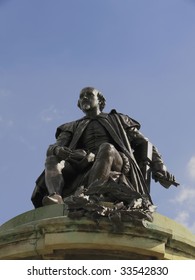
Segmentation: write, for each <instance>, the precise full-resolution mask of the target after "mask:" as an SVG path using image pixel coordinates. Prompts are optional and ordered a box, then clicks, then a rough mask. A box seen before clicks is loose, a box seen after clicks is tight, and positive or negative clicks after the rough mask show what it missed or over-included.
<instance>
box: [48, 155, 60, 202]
mask: <svg viewBox="0 0 195 280" xmlns="http://www.w3.org/2000/svg"><path fill="white" fill-rule="evenodd" d="M63 168H64V162H63V161H62V162H59V160H58V158H57V157H56V156H49V157H47V159H46V162H45V183H46V186H47V190H48V193H49V196H47V197H44V199H43V204H45V205H48V204H61V203H63V200H62V197H61V194H62V190H63V188H64V179H63V176H62V169H63Z"/></svg>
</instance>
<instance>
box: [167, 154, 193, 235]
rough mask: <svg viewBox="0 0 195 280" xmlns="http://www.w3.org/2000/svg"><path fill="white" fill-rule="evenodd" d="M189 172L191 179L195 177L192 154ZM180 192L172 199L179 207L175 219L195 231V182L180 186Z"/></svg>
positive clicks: (188, 164) (188, 166) (188, 165)
mask: <svg viewBox="0 0 195 280" xmlns="http://www.w3.org/2000/svg"><path fill="white" fill-rule="evenodd" d="M187 172H188V175H189V179H193V182H194V179H195V156H192V157H191V158H190V160H189V162H188V163H187ZM178 190H179V192H178V193H177V195H176V196H175V197H174V199H172V200H171V203H174V204H175V205H176V207H177V208H178V209H179V210H178V213H177V215H176V217H175V220H176V221H177V222H179V223H181V224H183V225H184V226H186V227H187V228H189V229H190V230H191V231H192V232H193V233H195V203H194V201H195V182H194V186H192V183H190V185H188V186H187V185H186V186H180V187H179V189H178Z"/></svg>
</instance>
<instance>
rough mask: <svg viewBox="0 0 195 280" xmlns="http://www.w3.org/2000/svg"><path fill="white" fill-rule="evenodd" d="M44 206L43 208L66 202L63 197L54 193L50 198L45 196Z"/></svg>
mask: <svg viewBox="0 0 195 280" xmlns="http://www.w3.org/2000/svg"><path fill="white" fill-rule="evenodd" d="M42 204H43V206H46V205H52V204H64V201H63V199H62V197H61V195H59V194H56V193H54V194H51V195H48V196H44V198H43V200H42Z"/></svg>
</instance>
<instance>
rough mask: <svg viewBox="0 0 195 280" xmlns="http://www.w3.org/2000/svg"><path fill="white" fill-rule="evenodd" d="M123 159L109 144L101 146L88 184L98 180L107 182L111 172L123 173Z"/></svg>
mask: <svg viewBox="0 0 195 280" xmlns="http://www.w3.org/2000/svg"><path fill="white" fill-rule="evenodd" d="M122 167H123V159H122V157H121V155H120V153H119V152H118V151H117V150H116V148H115V147H114V146H113V145H112V144H109V143H104V144H102V145H101V146H100V148H99V151H98V153H97V155H96V158H95V162H94V164H93V166H92V168H91V171H90V175H89V181H88V184H89V185H90V184H92V183H93V182H95V181H97V180H102V181H106V180H108V178H109V175H110V172H111V171H117V172H121V170H122Z"/></svg>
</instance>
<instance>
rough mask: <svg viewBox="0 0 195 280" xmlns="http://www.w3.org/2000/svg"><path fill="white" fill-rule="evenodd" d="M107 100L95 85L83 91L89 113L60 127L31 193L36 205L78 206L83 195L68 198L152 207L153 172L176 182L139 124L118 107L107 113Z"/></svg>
mask: <svg viewBox="0 0 195 280" xmlns="http://www.w3.org/2000/svg"><path fill="white" fill-rule="evenodd" d="M105 102H106V101H105V98H104V96H103V95H102V94H101V92H100V91H98V90H97V89H95V88H93V87H86V88H83V89H82V90H81V92H80V96H79V100H78V107H79V108H80V109H81V110H82V111H83V112H84V114H85V116H84V117H83V118H81V119H79V120H76V121H73V122H70V123H66V124H63V125H61V126H59V127H58V128H57V131H56V139H57V140H56V143H54V144H52V145H50V146H49V148H48V150H47V157H46V163H45V170H44V172H43V173H42V174H41V175H40V177H39V178H38V179H37V181H36V187H35V190H34V192H33V195H32V202H33V204H34V206H35V207H40V206H44V205H50V204H62V203H64V201H65V202H67V204H68V203H69V205H73V204H74V206H75V205H78V203H77V202H78V201H79V200H78V201H77V200H74V201H75V203H73V200H71V203H73V204H71V203H70V200H68V199H67V198H69V197H71V196H72V197H76V196H77V198H78V197H80V202H81V200H82V199H83V197H85V198H86V199H85V202H86V203H87V201H88V202H89V201H90V202H91V201H93V202H94V201H95V202H96V204H97V202H100V201H101V202H102V201H104V202H105V201H107V202H112V203H113V204H114V205H118V207H119V205H120V207H122V208H123V209H124V207H125V210H127V209H130V208H131V209H138V208H143V201H145V206H144V207H145V208H144V209H148V208H149V207H151V205H152V200H151V197H150V189H149V185H150V174H152V178H153V179H154V180H155V181H159V182H160V183H161V184H162V185H163V186H164V187H166V188H168V187H169V186H170V185H175V186H177V185H178V183H177V182H176V181H175V178H174V176H173V175H172V174H170V173H169V172H168V171H167V169H166V167H165V165H164V163H163V160H162V158H161V156H160V154H159V152H158V151H157V149H156V148H155V147H154V146H153V145H151V144H150V142H149V141H148V139H147V138H145V137H144V136H143V135H142V133H141V132H140V130H139V129H140V124H139V123H138V122H137V121H135V120H134V119H132V118H130V117H129V116H127V115H124V114H121V113H118V112H116V110H112V111H111V112H110V113H104V112H103V109H104V107H105ZM78 190H80V192H78ZM75 193H76V195H75V196H74V194H75ZM81 194H82V195H81ZM81 197H82V199H81ZM88 197H90V199H91V200H89V199H88ZM68 201H69V202H68ZM83 201H84V200H82V202H83ZM132 201H133V204H132ZM140 201H142V203H141V204H140V205H141V206H139V207H138V206H135V205H138V204H139V202H140ZM121 202H122V206H121V204H120V203H121ZM86 203H85V204H86ZM136 203H137V204H136ZM88 204H89V203H88ZM130 204H131V205H130ZM70 208H71V207H70ZM73 208H74V207H73ZM76 208H78V207H76ZM80 208H82V207H80ZM80 208H79V209H80ZM150 209H151V208H150ZM85 210H86V209H85ZM104 210H105V209H104Z"/></svg>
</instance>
